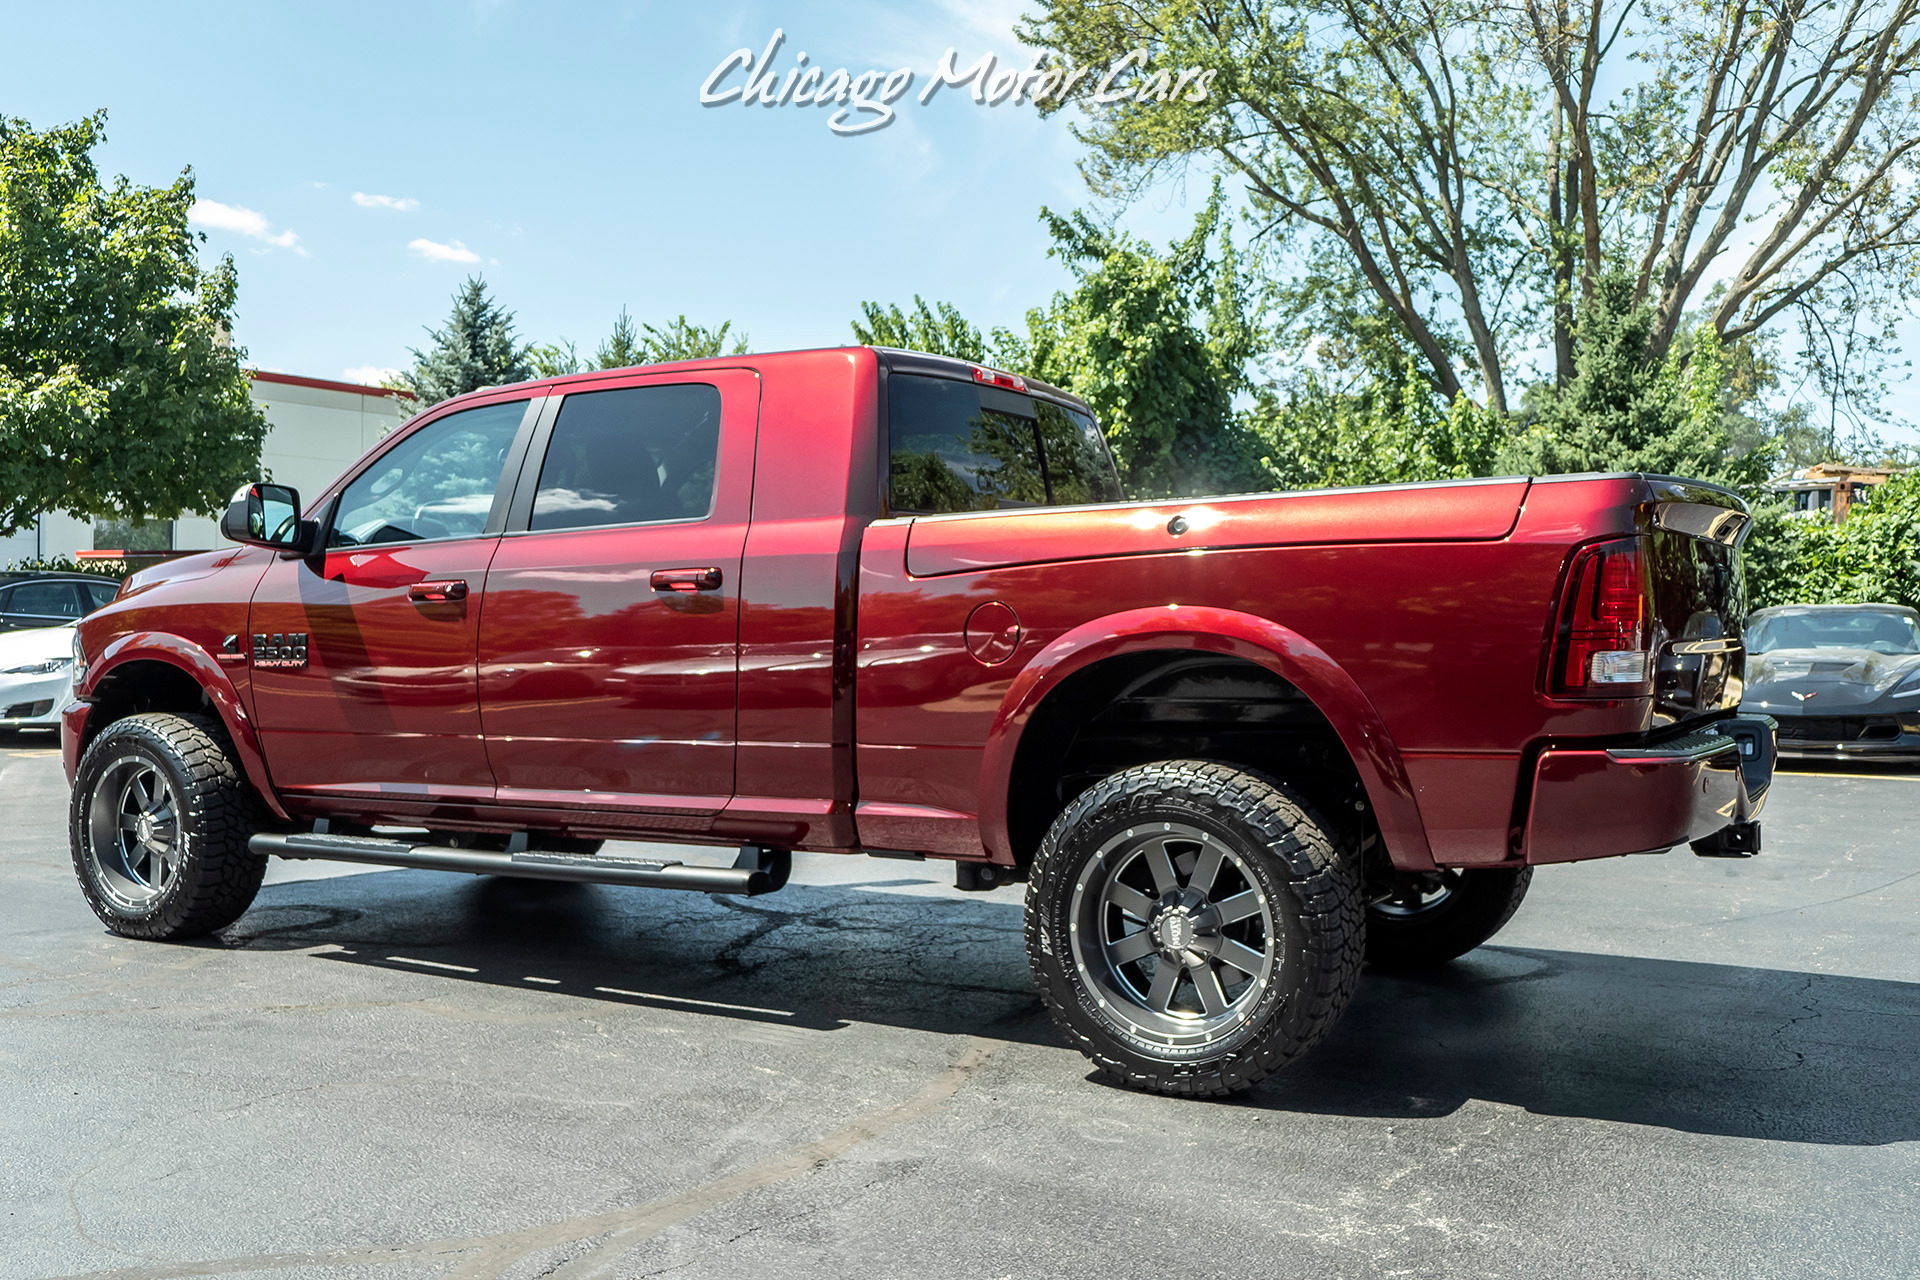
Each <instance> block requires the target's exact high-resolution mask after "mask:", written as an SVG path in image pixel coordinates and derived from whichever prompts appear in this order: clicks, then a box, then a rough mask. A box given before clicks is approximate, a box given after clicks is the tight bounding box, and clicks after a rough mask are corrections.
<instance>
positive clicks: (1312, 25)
mask: <svg viewBox="0 0 1920 1280" xmlns="http://www.w3.org/2000/svg"><path fill="white" fill-rule="evenodd" d="M1916 34H1920V0H1860V2H1859V3H1849V4H1847V5H1832V4H1828V3H1826V0H1766V2H1765V3H1762V4H1750V3H1748V2H1747V0H1695V2H1693V3H1686V4H1681V3H1674V2H1671V0H1646V3H1644V4H1643V3H1641V0H1578V2H1576V0H1517V2H1516V3H1513V4H1488V3H1481V2H1480V0H1299V2H1297V3H1296V2H1294V0H1287V2H1286V3H1281V2H1280V0H1249V2H1248V3H1245V4H1233V5H1222V4H1215V3H1196V2H1195V0H1143V2H1142V3H1139V4H1129V5H1094V4H1088V3H1085V0H1039V3H1038V6H1037V10H1036V12H1035V16H1034V17H1032V18H1031V19H1030V20H1029V21H1027V22H1026V23H1024V24H1023V26H1022V28H1021V35H1022V37H1023V38H1024V39H1026V40H1027V41H1028V42H1029V43H1032V44H1034V45H1037V46H1039V47H1041V48H1044V49H1046V50H1049V51H1051V52H1053V53H1055V54H1056V55H1058V56H1059V57H1060V58H1062V59H1063V60H1064V61H1067V62H1070V63H1072V64H1074V65H1075V66H1077V67H1105V66H1109V65H1111V64H1113V63H1114V62H1116V61H1118V60H1119V59H1120V58H1122V57H1123V56H1124V55H1125V54H1126V53H1127V52H1128V51H1130V50H1133V49H1135V48H1144V49H1146V50H1148V52H1149V54H1150V57H1151V68H1150V69H1149V71H1148V72H1143V73H1142V74H1141V75H1140V76H1139V77H1138V78H1136V79H1134V80H1132V81H1131V82H1126V83H1123V84H1122V86H1121V87H1122V88H1125V89H1129V90H1133V89H1139V90H1141V92H1139V93H1135V94H1134V95H1133V96H1132V97H1130V98H1128V99H1127V100H1125V101H1123V102H1121V103H1120V104H1119V105H1118V106H1114V107H1110V108H1099V109H1096V110H1094V111H1093V112H1092V113H1091V114H1090V115H1089V116H1088V117H1087V121H1086V123H1085V124H1083V125H1082V126H1080V127H1079V129H1078V130H1077V132H1078V133H1079V135H1080V136H1081V137H1082V138H1084V139H1085V140H1086V141H1087V142H1088V143H1089V144H1090V146H1091V153H1090V156H1089V159H1088V161H1087V162H1086V163H1085V164H1084V165H1083V171H1084V172H1085V173H1086V175H1087V177H1088V179H1089V180H1090V181H1091V182H1092V184H1093V185H1094V187H1095V189H1096V190H1098V191H1100V192H1102V193H1105V194H1111V195H1117V196H1126V195H1130V194H1132V193H1133V192H1135V191H1137V190H1138V189H1139V187H1140V186H1141V185H1142V184H1144V183H1147V182H1151V181H1153V180H1155V179H1157V178H1159V177H1161V176H1162V175H1166V174H1169V173H1177V172H1178V171H1179V170H1180V169H1181V168H1182V167H1183V166H1184V165H1186V164H1188V163H1189V162H1196V161H1197V162H1200V163H1202V164H1206V165H1209V166H1214V167H1217V168H1218V169H1219V170H1221V171H1224V172H1228V173H1231V174H1234V175H1236V176H1237V177H1238V178H1240V179H1241V180H1242V181H1244V182H1245V183H1246V186H1247V190H1248V192H1249V194H1250V197H1251V199H1252V201H1253V205H1254V211H1255V213H1256V214H1257V215H1258V216H1259V218H1260V220H1261V222H1262V224H1263V226H1264V227H1266V228H1269V229H1271V231H1272V233H1273V236H1274V239H1275V242H1276V247H1277V248H1279V249H1283V250H1285V251H1286V252H1284V253H1281V254H1277V255H1276V260H1277V261H1279V262H1280V263H1281V264H1282V267H1281V269H1280V270H1281V273H1282V275H1283V276H1284V279H1283V281H1282V283H1283V285H1284V286H1286V288H1285V289H1283V293H1285V294H1286V295H1287V297H1288V300H1289V301H1291V302H1292V303H1293V304H1294V305H1295V307H1296V308H1298V309H1299V311H1300V322H1301V323H1302V324H1303V325H1304V326H1305V327H1306V328H1307V329H1308V330H1309V331H1311V332H1313V333H1314V334H1315V336H1322V337H1326V336H1332V337H1342V336H1344V335H1342V334H1340V333H1339V331H1338V326H1339V325H1340V324H1341V322H1342V319H1343V317H1352V316H1358V317H1364V318H1367V319H1369V320H1372V319H1374V318H1383V319H1385V320H1386V321H1388V322H1389V324H1390V326H1391V328H1392V330H1393V335H1394V337H1395V339H1396V341H1398V342H1399V343H1401V344H1403V347H1404V350H1405V351H1406V352H1407V353H1408V354H1410V355H1411V356H1412V357H1413V358H1415V359H1416V360H1417V361H1418V362H1419V367H1420V368H1421V370H1422V373H1423V375H1424V376H1425V377H1427V378H1428V379H1429V380H1430V381H1431V382H1432V384H1433V386H1434V389H1435V390H1436V391H1437V392H1438V393H1439V394H1440V395H1441V396H1442V397H1443V399H1445V400H1447V401H1449V402H1451V400H1452V399H1453V397H1454V396H1455V395H1456V394H1457V393H1458V392H1459V391H1461V390H1462V389H1463V387H1464V386H1465V384H1466V383H1467V382H1468V381H1472V382H1477V383H1478V387H1477V389H1476V398H1477V399H1478V400H1479V401H1480V402H1481V403H1482V404H1484V405H1485V406H1487V407H1489V408H1492V409H1494V410H1496V411H1497V412H1502V413H1504V412H1506V411H1508V410H1509V408H1511V407H1513V405H1512V401H1513V400H1515V399H1517V397H1515V396H1513V394H1512V389H1511V388H1510V387H1509V386H1508V382H1509V380H1510V374H1509V371H1510V368H1511V366H1512V364H1513V362H1514V361H1515V359H1516V357H1517V356H1519V355H1521V354H1523V353H1526V352H1531V351H1550V352H1552V353H1553V356H1552V360H1553V378H1554V381H1555V383H1556V384H1557V385H1559V386H1565V385H1566V384H1568V383H1570V382H1572V381H1573V380H1574V378H1575V376H1576V373H1577V370H1576V368H1575V361H1574V350H1573V348H1574V341H1575V335H1574V328H1575V320H1576V315H1577V313H1578V309H1579V308H1580V307H1581V306H1583V305H1589V304H1591V303H1592V302H1593V301H1594V297H1595V294H1596V292H1597V291H1598V290H1599V288H1600V285H1601V280H1602V278H1603V277H1604V276H1605V275H1606V274H1607V273H1608V271H1609V270H1610V269H1612V268H1621V269H1624V270H1625V272H1626V273H1627V275H1628V278H1629V279H1630V281H1631V286H1630V287H1631V297H1630V299H1629V300H1628V301H1629V303H1630V304H1631V305H1632V306H1638V305H1639V304H1641V303H1646V304H1649V305H1650V306H1651V308H1652V322H1651V324H1650V326H1649V328H1648V332H1647V344H1648V352H1649V354H1650V356H1651V358H1652V360H1653V361H1654V362H1655V364H1656V365H1657V364H1658V362H1660V361H1661V360H1663V359H1664V358H1665V356H1666V354H1667V352H1668V350H1669V349H1670V348H1671V347H1672V346H1673V345H1675V343H1676V342H1678V341H1679V340H1680V337H1681V334H1682V330H1683V328H1684V327H1685V324H1684V321H1685V317H1686V316H1688V315H1689V314H1695V313H1700V314H1704V315H1705V316H1706V319H1707V323H1708V324H1709V325H1710V326H1711V327H1712V329H1713V331H1714V334H1715V336H1716V337H1718V338H1719V339H1720V341H1721V342H1722V343H1725V344H1731V343H1733V342H1736V341H1737V340H1738V339H1740V338H1742V337H1746V336H1749V335H1752V334H1756V333H1759V332H1761V331H1763V330H1764V329H1766V328H1767V326H1769V325H1770V324H1773V323H1774V322H1776V321H1783V320H1785V319H1786V318H1790V317H1792V316H1794V315H1796V314H1797V315H1798V316H1799V317H1800V319H1801V320H1802V322H1803V324H1804V325H1805V326H1807V328H1808V330H1809V332H1810V333H1811V334H1812V335H1813V336H1816V337H1818V338H1819V339H1820V341H1819V342H1817V343H1807V344H1804V345H1805V346H1806V350H1807V352H1808V354H1809V356H1810V357H1811V358H1812V359H1813V363H1814V365H1815V368H1816V370H1817V371H1820V372H1822V374H1823V376H1826V377H1828V378H1829V380H1830V382H1833V384H1834V385H1835V386H1836V389H1837V388H1838V385H1839V384H1838V382H1834V380H1836V379H1840V378H1841V377H1842V375H1843V374H1844V373H1845V371H1846V369H1848V368H1851V369H1853V370H1855V372H1859V371H1860V370H1861V369H1862V368H1865V367H1870V366H1871V364H1872V362H1873V360H1874V358H1875V356H1876V352H1877V350H1879V349H1880V348H1881V346H1882V345H1883V343H1884V340H1885V330H1884V326H1885V324H1886V323H1888V322H1890V321H1891V320H1892V319H1893V318H1894V316H1895V315H1896V314H1897V312H1898V310H1899V308H1900V307H1901V306H1902V305H1903V303H1904V299H1905V298H1906V297H1907V296H1908V295H1909V294H1910V291H1911V288H1912V286H1913V284H1914V282H1915V278H1916V274H1917V273H1920V185H1916V184H1915V182H1914V181H1913V176H1912V175H1913V164H1912V153H1913V149H1914V148H1915V147H1916V146H1920V95H1916V94H1915V92H1914V87H1913V77H1914V75H1915V73H1916V71H1920V39H1916ZM1168 68H1176V69H1178V68H1196V69H1202V70H1205V71H1210V72H1212V73H1214V78H1213V79H1212V81H1211V83H1210V85H1209V89H1208V92H1207V93H1205V94H1204V95H1200V100H1198V101H1196V100H1194V99H1195V97H1196V96H1197V95H1196V94H1195V93H1193V92H1192V91H1191V90H1190V91H1189V92H1187V93H1184V94H1179V93H1174V92H1173V89H1174V87H1175V86H1174V85H1173V84H1171V83H1169V82H1168V81H1167V80H1166V79H1158V78H1150V77H1158V76H1164V75H1165V70H1166V69H1168ZM1098 80H1099V77H1098V76H1097V75H1089V76H1087V77H1085V78H1084V79H1083V80H1081V81H1080V82H1079V87H1078V88H1077V90H1076V91H1075V95H1074V96H1075V97H1079V98H1085V97H1087V96H1088V95H1091V94H1092V93H1094V92H1096V90H1097V87H1098ZM1062 105H1063V104H1062V103H1060V102H1059V101H1057V100H1056V101H1053V102H1050V103H1047V104H1043V109H1047V110H1057V109H1060V107H1061V106H1062ZM1730 266H1731V267H1733V268H1734V269H1733V270H1731V271H1729V270H1728V269H1727V268H1728V267H1730ZM1315 277H1318V279H1316V278H1315ZM1715 280H1724V281H1725V282H1726V283H1725V285H1724V287H1721V288H1719V291H1718V292H1715V288H1716V286H1715V285H1714V284H1713V283H1712V282H1713V281H1715ZM1328 282H1331V283H1332V285H1333V287H1326V285H1327V283H1328ZM1359 297H1366V298H1369V299H1371V302H1372V305H1370V306H1359V307H1356V306H1354V305H1352V304H1353V302H1354V300H1355V299H1356V298H1359ZM1609 305H1611V304H1609ZM1828 352H1832V353H1833V354H1832V355H1828V354H1827V353H1828ZM1846 385H1847V386H1849V387H1851V388H1852V389H1854V390H1856V391H1860V392H1862V393H1865V394H1870V386H1871V384H1870V383H1865V382H1862V381H1861V380H1859V379H1853V380H1851V381H1848V382H1847V384H1846Z"/></svg>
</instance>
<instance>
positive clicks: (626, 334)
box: [593, 307, 648, 369]
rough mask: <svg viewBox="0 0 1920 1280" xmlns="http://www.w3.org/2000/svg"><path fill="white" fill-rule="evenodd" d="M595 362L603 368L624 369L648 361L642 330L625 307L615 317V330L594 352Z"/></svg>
mask: <svg viewBox="0 0 1920 1280" xmlns="http://www.w3.org/2000/svg"><path fill="white" fill-rule="evenodd" d="M593 362H594V365H595V366H596V367H598V368H601V369H624V368H626V367H627V366H628V365H635V364H646V363H648V360H647V356H646V352H645V347H644V344H643V343H642V342H641V339H640V330H639V328H638V327H637V326H635V324H634V323H633V317H632V316H630V315H628V314H627V309H626V308H625V307H621V308H620V314H619V315H618V316H615V317H614V321H613V332H612V333H610V334H608V335H607V340H606V341H605V342H603V343H601V344H600V349H599V350H598V351H595V352H594V353H593Z"/></svg>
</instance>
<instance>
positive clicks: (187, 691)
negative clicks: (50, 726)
mask: <svg viewBox="0 0 1920 1280" xmlns="http://www.w3.org/2000/svg"><path fill="white" fill-rule="evenodd" d="M92 704H93V709H92V710H91V711H90V712H89V713H88V715H87V741H86V742H82V743H81V744H80V749H81V750H82V751H85V750H86V748H87V742H91V741H93V738H94V736H95V735H96V734H98V733H99V732H100V731H101V730H102V729H104V728H106V727H107V726H108V725H110V724H112V723H113V722H114V721H116V720H124V719H126V718H127V717H128V716H132V715H139V714H140V713H141V712H143V711H178V712H184V713H186V714H188V715H218V714H219V713H218V712H217V711H215V710H214V707H213V703H212V701H211V700H210V699H209V698H208V697H207V693H206V690H204V689H202V688H201V687H200V682H199V681H198V680H195V679H194V678H193V677H192V676H191V675H188V674H187V673H186V672H185V671H182V670H181V669H180V668H179V667H176V666H174V665H173V664H172V663H171V662H159V661H156V660H152V659H140V660H136V661H133V662H125V663H122V664H121V665H119V666H117V667H115V668H114V669H113V670H112V671H110V672H109V673H107V674H106V675H105V676H103V677H102V678H101V680H100V683H99V684H98V685H96V686H94V690H93V698H92Z"/></svg>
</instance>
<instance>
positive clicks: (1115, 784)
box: [1027, 761, 1364, 1094]
mask: <svg viewBox="0 0 1920 1280" xmlns="http://www.w3.org/2000/svg"><path fill="white" fill-rule="evenodd" d="M1363 928H1364V914H1363V909H1362V905H1361V894H1360V888H1359V883H1358V879H1357V876H1356V875H1355V871H1354V868H1353V866H1352V865H1351V863H1350V861H1349V860H1347V859H1345V858H1342V857H1341V856H1339V854H1338V853H1337V851H1336V850H1335V848H1334V846H1333V844H1332V842H1331V841H1330V840H1329V839H1328V838H1327V836H1326V833H1325V830H1324V829H1323V827H1322V826H1321V824H1320V823H1319V822H1318V821H1317V820H1316V819H1315V817H1314V816H1313V814H1312V812H1311V810H1309V809H1308V808H1307V807H1306V805H1305V804H1304V803H1303V802H1302V801H1301V800H1300V799H1299V798H1298V797H1297V796H1296V795H1294V794H1293V793H1292V792H1291V791H1289V790H1288V789H1287V788H1286V787H1285V786H1284V785H1283V784H1280V783H1277V782H1274V781H1271V780H1269V779H1265V778H1261V777H1257V776H1255V775H1253V774H1249V773H1245V772H1242V771H1240V770H1237V769H1233V768H1229V767H1227V766H1224V765H1217V764H1208V763H1204V762H1200V761H1170V762H1166V763H1162V764H1151V765H1142V766H1140V767H1137V768H1133V769H1127V770H1125V771H1123V772H1121V773H1117V774H1115V775H1113V776H1112V777H1110V778H1107V779H1105V780H1104V781H1102V782H1100V783H1098V784H1096V785H1095V786H1094V787H1092V788H1091V789H1089V790H1088V791H1086V792H1085V793H1084V794H1082V795H1081V796H1080V797H1079V798H1078V799H1076V800H1075V801H1074V802H1073V803H1072V804H1071V805H1069V806H1068V808H1067V810H1066V812H1065V813H1062V814H1061V815H1060V817H1059V818H1057V819H1056V820H1055V821H1054V823H1053V826H1052V828H1051V829H1050V830H1049V831H1048V833H1047V836H1046V839H1045V840H1044V841H1043V842H1042V844H1041V848H1040V852H1039V853H1038V855H1037V856H1036V857H1035V860H1034V864H1033V869H1032V878H1031V880H1030V882H1029V885H1028V890H1027V958H1028V962H1029V964H1030V965H1031V967H1032V969H1033V974H1034V980H1035V982H1036V983H1037V984H1038V985H1039V988H1040V993H1041V996H1042V998H1043V999H1044V1000H1045V1002H1046V1005H1047V1007H1048V1009H1049V1010H1050V1011H1051V1012H1052V1014H1053V1017H1054V1021H1055V1022H1056V1023H1057V1024H1058V1025H1059V1027H1060V1029H1061V1030H1062V1031H1063V1032H1064V1033H1065V1034H1066V1036H1067V1037H1068V1039H1069V1040H1070V1041H1071V1042H1072V1043H1073V1044H1074V1046H1075V1047H1076V1048H1078V1049H1080V1050H1081V1052H1083V1053H1085V1054H1086V1055H1087V1056H1088V1057H1089V1058H1091V1059H1093V1061H1094V1062H1095V1063H1097V1064H1098V1065H1099V1066H1100V1067H1101V1069H1102V1070H1103V1072H1104V1073H1105V1074H1107V1075H1108V1076H1110V1077H1111V1078H1113V1079H1115V1080H1117V1081H1119V1082H1120V1083H1123V1084H1127V1085H1131V1086H1133V1087H1135V1088H1141V1089H1149V1090H1152V1091H1155V1092H1159V1093H1172V1094H1221V1093H1231V1092H1234V1091H1236V1090H1239V1089H1244V1088H1246V1087H1248V1086H1250V1085H1252V1084H1255V1083H1257V1082H1258V1081H1259V1080H1261V1079H1263V1078H1264V1077H1266V1076H1267V1075H1269V1074H1271V1073H1272V1072H1274V1071H1276V1070H1278V1069H1279V1068H1280V1067H1282V1066H1284V1065H1286V1064H1287V1063H1289V1062H1291V1061H1293V1060H1294V1059H1296V1058H1298V1057H1299V1056H1300V1055H1302V1054H1304V1053H1305V1052H1307V1050H1309V1049H1311V1048H1312V1047H1313V1046H1314V1045H1315V1044H1316V1043H1318V1042H1319V1040H1320V1039H1321V1037H1322V1036H1324V1035H1325V1034H1326V1032H1327V1031H1328V1030H1329V1029H1330V1028H1331V1027H1332V1026H1333V1024H1334V1023H1335V1022H1336V1021H1337V1020H1338V1019H1339V1017H1340V1014H1341V1013H1342V1012H1344V1011H1345V1009H1346V1006H1347V1002H1348V1000H1349V999H1350V998H1351V996H1352V994H1353V988H1354V983H1355V981H1356V979H1357V976H1358V973H1359V967H1360V957H1361V950H1362V937H1361V934H1362V930H1363Z"/></svg>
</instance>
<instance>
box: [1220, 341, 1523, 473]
mask: <svg viewBox="0 0 1920 1280" xmlns="http://www.w3.org/2000/svg"><path fill="white" fill-rule="evenodd" d="M1247 416H1248V423H1249V426H1250V427H1251V429H1252V431H1253V433H1254V435H1255V436H1256V437H1257V438H1258V440H1259V442H1260V449H1261V464H1262V466H1263V467H1264V468H1265V469H1266V471H1267V473H1268V475H1269V476H1270V477H1271V478H1272V481H1273V484H1274V486H1275V487H1277V488H1281V489H1325V488H1336V487H1340V486H1344V485H1356V484H1399V483H1405V482H1408V481H1416V480H1463V479H1467V478H1469V477H1471V476H1483V475H1489V474H1492V472H1493V470H1494V459H1495V457H1496V456H1497V454H1498V451H1499V449H1500V447H1501V446H1502V445H1503V444H1504V443H1505V442H1506V440H1507V431H1506V428H1505V426H1504V424H1503V423H1502V422H1501V420H1500V419H1499V418H1498V417H1497V416H1496V415H1495V414H1493V413H1491V412H1489V411H1488V410H1485V409H1482V408H1480V407H1479V406H1477V405H1475V404H1474V403H1473V401H1472V400H1471V399H1469V398H1468V397H1467V396H1466V395H1464V394H1462V395H1458V396H1455V397H1454V399H1453V403H1452V404H1451V405H1448V404H1446V403H1445V402H1444V401H1442V400H1441V399H1440V398H1439V397H1438V396H1437V395H1435V394H1434V392H1433V389H1432V388H1431V387H1430V386H1429V385H1428V384H1427V382H1426V380H1425V379H1424V378H1422V377H1420V376H1419V373H1418V372H1417V371H1416V370H1412V369H1406V368H1403V369H1402V371H1401V373H1400V375H1399V376H1398V377H1397V378H1393V377H1388V378H1370V379H1368V380H1366V381H1365V382H1364V383H1363V384H1362V385H1361V386H1360V387H1359V388H1357V389H1355V390H1342V389H1339V388H1336V387H1334V386H1332V385H1330V383H1329V381H1328V380H1327V378H1326V377H1324V376H1322V375H1321V374H1319V373H1318V372H1315V371H1308V372H1306V373H1304V374H1302V375H1300V376H1298V377H1296V378H1294V379H1292V380H1291V381H1290V382H1289V383H1288V384H1287V385H1285V386H1281V385H1277V384H1276V385H1270V386H1267V387H1262V388H1261V389H1260V390H1259V391H1258V392H1257V393H1256V395H1255V401H1254V407H1253V409H1252V411H1251V412H1250V413H1249V414H1248V415H1247Z"/></svg>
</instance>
